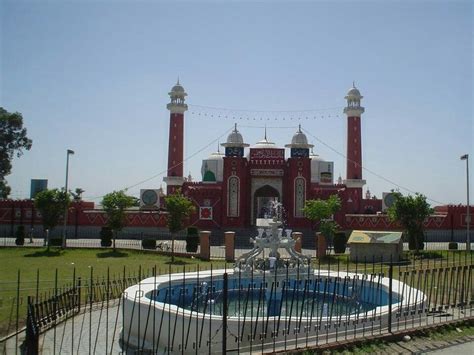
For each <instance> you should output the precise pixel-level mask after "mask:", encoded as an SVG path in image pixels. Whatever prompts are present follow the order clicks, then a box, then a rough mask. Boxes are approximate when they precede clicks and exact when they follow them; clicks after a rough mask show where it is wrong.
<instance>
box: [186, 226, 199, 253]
mask: <svg viewBox="0 0 474 355" xmlns="http://www.w3.org/2000/svg"><path fill="white" fill-rule="evenodd" d="M198 245H199V231H198V229H197V228H196V227H188V234H187V235H186V251H187V252H188V253H195V252H197V249H198Z"/></svg>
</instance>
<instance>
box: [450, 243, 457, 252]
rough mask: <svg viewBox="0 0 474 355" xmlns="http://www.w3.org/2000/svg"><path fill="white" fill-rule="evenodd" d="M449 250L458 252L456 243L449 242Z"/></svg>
mask: <svg viewBox="0 0 474 355" xmlns="http://www.w3.org/2000/svg"><path fill="white" fill-rule="evenodd" d="M448 249H449V250H458V243H456V242H450V243H449V245H448Z"/></svg>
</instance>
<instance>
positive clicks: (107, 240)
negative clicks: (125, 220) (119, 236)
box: [100, 227, 114, 247]
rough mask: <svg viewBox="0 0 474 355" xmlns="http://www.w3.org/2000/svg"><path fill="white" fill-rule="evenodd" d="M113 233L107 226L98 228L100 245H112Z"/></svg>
mask: <svg viewBox="0 0 474 355" xmlns="http://www.w3.org/2000/svg"><path fill="white" fill-rule="evenodd" d="M113 235H114V233H113V232H112V229H110V228H109V227H102V229H101V230H100V246H101V247H110V246H111V245H112V237H113Z"/></svg>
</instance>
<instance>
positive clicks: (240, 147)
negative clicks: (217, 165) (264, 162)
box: [221, 123, 249, 157]
mask: <svg viewBox="0 0 474 355" xmlns="http://www.w3.org/2000/svg"><path fill="white" fill-rule="evenodd" d="M221 146H223V147H225V156H226V157H243V156H244V147H248V146H249V144H247V143H244V138H243V137H242V135H241V134H240V132H239V131H238V130H237V123H236V124H235V126H234V130H233V131H232V132H231V133H230V134H229V136H228V137H227V142H225V143H222V144H221Z"/></svg>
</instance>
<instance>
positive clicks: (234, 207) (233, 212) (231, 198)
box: [227, 176, 240, 217]
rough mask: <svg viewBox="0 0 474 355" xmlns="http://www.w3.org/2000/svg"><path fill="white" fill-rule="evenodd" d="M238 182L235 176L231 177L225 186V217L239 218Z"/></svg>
mask: <svg viewBox="0 0 474 355" xmlns="http://www.w3.org/2000/svg"><path fill="white" fill-rule="evenodd" d="M239 192H240V181H239V178H238V177H237V176H231V177H230V178H229V180H228V184H227V199H228V201H227V216H228V217H239Z"/></svg>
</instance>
